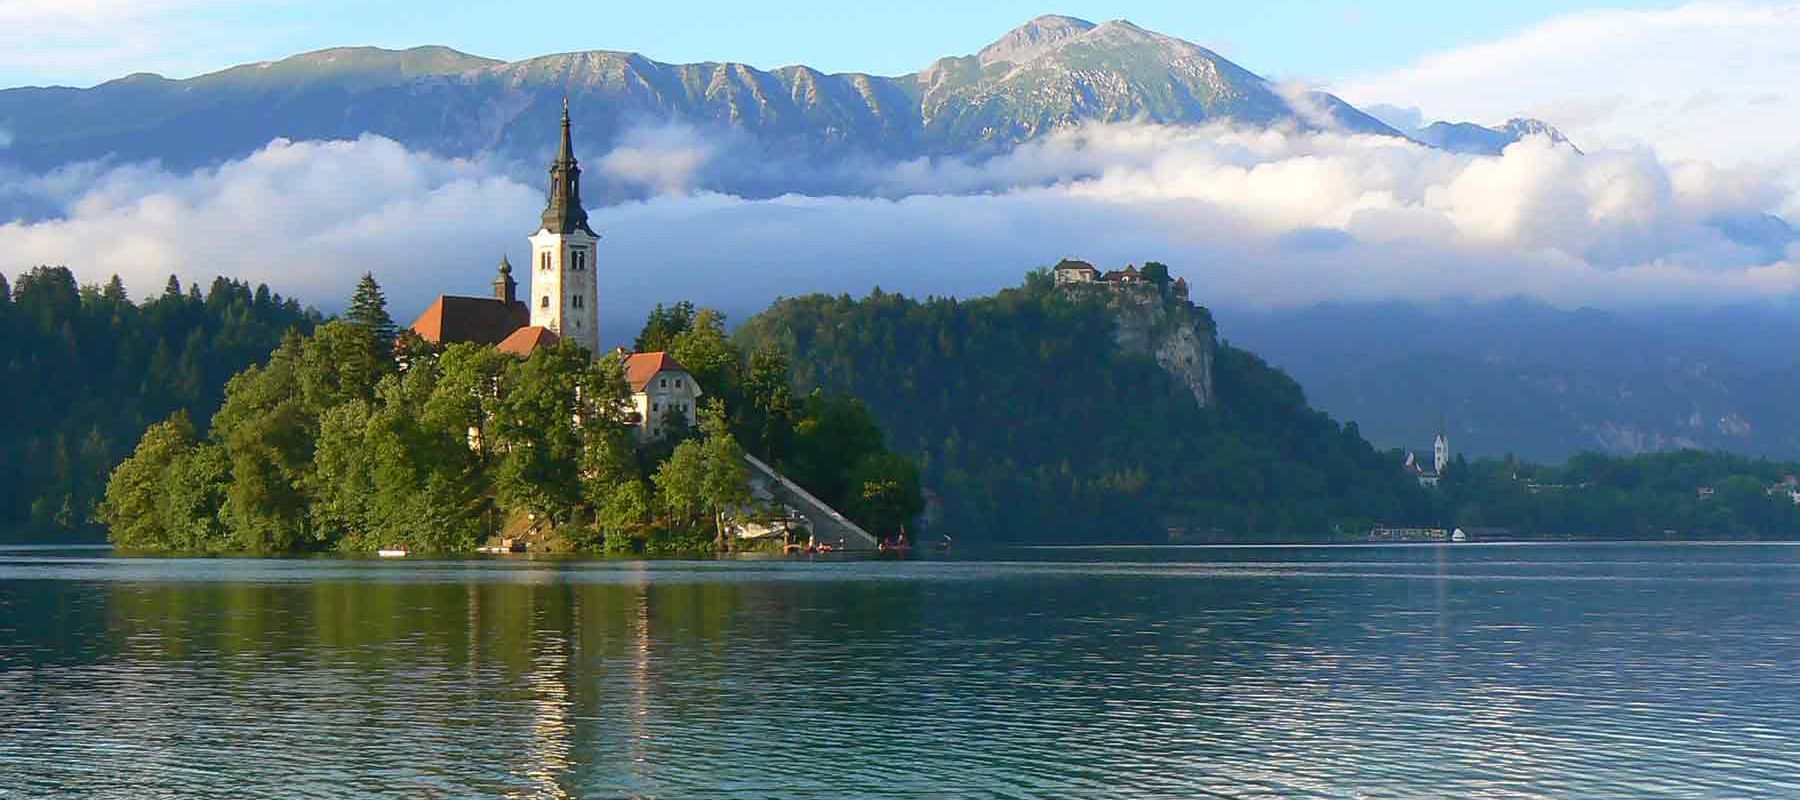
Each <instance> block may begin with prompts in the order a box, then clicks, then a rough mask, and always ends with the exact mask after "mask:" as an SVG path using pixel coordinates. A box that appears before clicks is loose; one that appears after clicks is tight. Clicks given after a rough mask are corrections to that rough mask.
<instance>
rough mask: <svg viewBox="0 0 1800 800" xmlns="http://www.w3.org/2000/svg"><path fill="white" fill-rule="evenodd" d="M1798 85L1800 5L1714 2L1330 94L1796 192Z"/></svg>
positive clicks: (1601, 16)
mask: <svg viewBox="0 0 1800 800" xmlns="http://www.w3.org/2000/svg"><path fill="white" fill-rule="evenodd" d="M1797 85H1800V3H1796V2H1791V1H1790V2H1739V1H1736V0H1714V1H1712V2H1693V3H1687V4H1683V5H1680V6H1674V7H1670V8H1659V9H1644V10H1627V9H1605V10H1585V11H1576V12H1571V13H1567V14H1562V15H1559V16H1556V17H1552V18H1551V19H1549V20H1546V21H1545V22H1543V23H1540V24H1538V25H1534V26H1532V27H1530V28H1527V29H1525V30H1522V31H1520V32H1518V33H1516V34H1513V35H1510V36H1507V37H1504V38H1501V39H1496V40H1493V41H1487V42H1481V43H1478V44H1473V45H1468V46H1465V47H1459V48H1456V49H1452V50H1447V51H1443V52H1439V53H1435V54H1432V55H1429V56H1427V57H1425V58H1422V59H1420V60H1419V61H1418V62H1417V63H1415V64H1412V65H1410V66H1407V67H1405V68H1402V69H1397V70H1391V71H1386V72H1381V73H1377V74H1368V75H1362V76H1358V77H1355V78H1352V79H1349V80H1346V81H1342V82H1340V83H1339V84H1338V85H1337V86H1336V87H1335V89H1336V91H1337V92H1338V94H1340V95H1342V96H1343V97H1344V98H1345V99H1347V100H1349V101H1351V102H1353V103H1357V104H1358V105H1361V106H1363V107H1365V108H1371V109H1374V110H1375V111H1376V113H1377V115H1378V116H1381V115H1382V112H1383V111H1385V112H1387V116H1385V117H1383V118H1384V119H1388V120H1390V121H1405V120H1407V119H1409V118H1412V117H1413V114H1412V113H1408V112H1409V111H1410V112H1416V110H1417V109H1411V108H1409V107H1413V106H1416V107H1418V108H1420V109H1423V112H1424V118H1425V119H1443V120H1451V121H1462V120H1469V121H1475V122H1480V123H1483V124H1490V125H1491V124H1497V123H1500V122H1504V121H1505V120H1507V119H1509V118H1511V117H1516V116H1528V117H1536V118H1539V119H1543V120H1545V121H1547V122H1550V123H1551V124H1553V125H1556V126H1557V127H1559V128H1561V129H1562V131H1563V132H1564V133H1566V134H1568V135H1569V137H1570V138H1571V139H1573V140H1574V141H1576V142H1578V143H1580V145H1581V146H1582V147H1583V148H1584V149H1589V150H1594V149H1620V148H1629V147H1655V148H1656V150H1657V152H1658V153H1660V154H1662V155H1663V157H1665V158H1671V159H1679V160H1704V161H1708V162H1711V163H1715V164H1722V165H1732V166H1745V167H1752V168H1756V169H1760V170H1763V171H1766V172H1770V173H1774V174H1778V175H1779V176H1780V178H1781V180H1783V181H1784V182H1785V183H1786V185H1787V186H1789V187H1790V188H1795V189H1800V144H1796V142H1795V140H1794V136H1793V134H1792V131H1793V130H1794V129H1795V127H1796V125H1797V124H1800V95H1796V93H1795V87H1796V86H1797ZM1383 103H1392V104H1399V105H1400V106H1401V108H1399V109H1395V108H1394V107H1393V106H1387V107H1385V108H1384V107H1381V106H1378V105H1377V104H1383ZM1396 111H1398V112H1400V113H1399V114H1395V113H1394V112H1396ZM1786 211H1787V212H1788V213H1790V214H1792V213H1800V207H1796V206H1794V205H1792V204H1790V205H1788V206H1787V207H1786Z"/></svg>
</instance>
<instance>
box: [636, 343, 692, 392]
mask: <svg viewBox="0 0 1800 800" xmlns="http://www.w3.org/2000/svg"><path fill="white" fill-rule="evenodd" d="M664 372H688V368H687V367H684V366H682V365H681V362H679V361H676V360H675V357H674V356H671V355H669V354H668V353H662V352H657V353H634V354H632V355H630V356H627V357H626V359H625V382H626V383H629V384H631V390H632V391H634V392H641V391H643V390H644V387H646V386H649V385H650V379H652V378H655V377H656V376H657V375H658V374H660V373H664ZM688 374H689V375H690V376H691V375H692V374H693V373H691V372H689V373H688ZM697 387H698V384H696V388H697Z"/></svg>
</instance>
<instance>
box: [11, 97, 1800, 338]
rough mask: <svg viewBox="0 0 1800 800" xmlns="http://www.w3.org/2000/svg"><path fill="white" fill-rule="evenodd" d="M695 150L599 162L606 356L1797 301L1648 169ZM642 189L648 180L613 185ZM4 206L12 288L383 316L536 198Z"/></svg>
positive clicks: (135, 195) (379, 151) (1540, 151)
mask: <svg viewBox="0 0 1800 800" xmlns="http://www.w3.org/2000/svg"><path fill="white" fill-rule="evenodd" d="M665 151H673V152H674V153H675V155H673V156H670V155H669V154H668V152H665ZM707 152H712V148H711V147H710V146H709V145H708V144H707V143H706V142H704V141H702V140H698V139H696V138H694V137H692V136H690V135H686V134H683V135H669V136H665V137H662V138H660V139H658V138H656V137H641V138H638V139H635V140H633V141H632V142H630V143H629V144H628V145H627V148H626V149H625V150H622V151H620V152H618V153H614V154H612V155H610V156H607V157H604V158H601V159H598V162H599V163H600V164H602V165H604V166H603V169H604V170H605V171H607V172H610V173H613V174H626V175H630V174H638V175H642V176H644V177H643V180H644V182H646V183H648V184H650V185H653V186H658V187H661V189H662V194H660V195H659V196H656V197H652V198H651V199H648V200H644V201H638V202H629V203H623V204H619V205H614V206H609V207H605V208H597V209H592V215H593V220H594V225H595V227H596V229H598V230H600V231H601V232H602V233H603V234H604V235H605V236H606V241H605V243H604V244H603V248H604V254H603V257H602V265H603V269H605V270H606V271H607V272H606V274H607V275H608V276H609V279H608V282H607V284H606V286H605V287H604V290H603V292H602V295H603V297H602V305H601V312H602V314H603V324H605V325H606V326H607V328H608V330H610V331H613V332H615V333H623V332H624V331H625V330H626V329H627V328H628V327H629V326H631V325H632V324H634V323H635V322H636V321H637V320H638V319H639V318H641V314H642V312H643V310H644V309H645V308H646V307H648V305H650V304H652V303H654V302H658V301H670V300H676V299H692V300H695V301H697V302H701V303H706V304H712V305H718V306H722V307H725V308H727V309H728V310H730V311H732V312H734V313H736V314H739V315H741V314H743V313H746V312H750V311H754V310H756V309H758V308H760V307H761V306H762V305H764V304H766V303H767V302H768V301H769V300H771V299H773V298H774V297H775V296H777V295H795V294H801V293H807V292H813V291H825V292H851V293H861V292H863V291H866V290H868V289H869V288H871V287H872V286H875V285H881V286H882V287H884V288H886V289H889V290H898V291H906V292H909V293H915V294H924V293H937V294H956V295H971V294H980V293H986V292H989V291H992V290H994V289H996V288H998V287H1001V286H1005V285H1010V284H1013V283H1016V282H1017V281H1018V279H1019V277H1020V275H1021V273H1023V272H1024V271H1025V270H1027V269H1030V268H1033V267H1036V266H1042V265H1046V264H1049V263H1053V262H1054V261H1056V260H1057V259H1059V258H1062V257H1065V256H1080V257H1086V258H1089V259H1091V260H1094V261H1096V262H1098V263H1101V264H1104V265H1109V266H1110V265H1119V264H1123V263H1125V262H1127V261H1135V262H1142V261H1145V260H1150V259H1156V260H1162V261H1165V262H1168V263H1169V264H1171V265H1172V266H1173V267H1174V268H1175V270H1176V272H1177V273H1179V274H1183V275H1185V276H1187V277H1188V278H1189V280H1190V281H1192V282H1193V283H1194V284H1195V292H1196V297H1197V298H1199V299H1201V300H1203V301H1205V302H1209V303H1215V304H1221V305H1252V306H1279V305H1294V304H1307V303H1312V302H1317V301H1320V300H1352V299H1361V300H1376V299H1395V298H1402V299H1415V300H1426V301H1429V300H1435V299H1442V298H1474V299H1492V298H1502V297H1514V296H1527V297H1534V298H1539V299H1542V300H1546V301H1549V302H1552V303H1556V304H1560V305H1575V304H1587V305H1597V306H1611V307H1627V306H1648V305H1662V304H1680V305H1692V304H1712V303H1725V302H1734V301H1740V300H1746V299H1756V298H1773V297H1788V296H1791V295H1793V294H1794V293H1795V292H1796V289H1800V267H1797V266H1796V264H1795V263H1794V262H1793V260H1792V253H1793V251H1792V250H1789V251H1788V254H1787V255H1783V254H1782V253H1781V251H1780V248H1781V247H1782V246H1785V243H1776V244H1773V245H1768V244H1767V243H1764V246H1755V243H1752V244H1744V243H1739V242H1734V241H1733V240H1732V239H1731V238H1729V237H1728V236H1727V235H1725V234H1724V233H1722V232H1721V230H1720V228H1719V227H1718V226H1717V225H1716V222H1717V221H1718V220H1720V219H1731V220H1760V221H1762V222H1767V220H1766V219H1764V218H1762V217H1760V215H1761V214H1762V213H1763V212H1766V211H1767V210H1769V209H1770V208H1773V207H1777V206H1779V205H1780V204H1782V203H1784V202H1786V201H1787V200H1788V199H1789V194H1788V193H1787V191H1786V190H1785V189H1784V188H1783V187H1781V186H1780V185H1778V184H1775V183H1772V182H1770V181H1769V180H1768V179H1767V178H1766V177H1764V176H1763V175H1762V174H1760V173H1757V172H1754V171H1749V170H1736V169H1726V168H1719V167H1714V166H1710V165H1707V164H1704V163H1698V162H1669V161H1665V160H1663V159H1660V158H1658V157H1657V156H1656V155H1655V154H1654V153H1652V152H1650V151H1649V150H1645V149H1633V150H1623V151H1598V152H1590V153H1589V154H1588V155H1587V156H1579V155H1576V154H1575V153H1574V152H1572V151H1570V150H1568V149H1566V148H1560V147H1556V146H1553V145H1551V144H1550V143H1549V142H1548V141H1544V140H1528V141H1526V142H1523V143H1520V144H1518V145H1515V146H1513V147H1511V148H1509V149H1508V150H1507V151H1506V153H1505V154H1504V155H1503V156H1501V157H1475V156H1464V155H1454V154H1449V153H1445V152H1441V151H1436V150H1431V149H1428V148H1424V147H1420V146H1417V145H1413V144H1409V143H1406V142H1404V141H1401V140H1396V139H1392V138H1386V137H1373V136H1357V135H1347V134H1337V133H1299V132H1295V131H1282V130H1262V129H1243V128H1232V127H1225V126H1211V127H1204V128H1176V127H1162V126H1155V125H1147V124H1120V125H1094V126H1089V127H1085V128H1081V129H1078V130H1073V131H1067V132H1064V133H1061V134H1057V135H1054V136H1051V137H1049V138H1047V139H1044V140H1042V141H1039V142H1037V143H1034V144H1031V145H1028V146H1026V147H1023V148H1020V149H1019V150H1018V151H1016V152H1014V153H1012V154H1010V155H1007V156H1003V157H1000V158H997V159H993V160H991V161H988V162H986V163H983V164H970V163H965V162H960V161H937V162H932V161H919V162H913V163H908V164H902V165H896V166H890V167H887V168H882V169H879V170H875V169H873V168H871V170H870V174H869V175H867V176H865V180H866V181H868V182H870V183H872V184H874V185H877V186H879V187H880V189H881V191H882V193H883V194H884V195H885V196H884V197H881V198H847V197H803V196H785V197H779V198H773V199H766V200H763V199H745V198H738V197H731V196H726V195H721V194H717V193H711V192H706V191H703V190H700V191H696V190H695V183H694V174H695V173H694V169H693V168H692V164H691V163H690V160H692V159H698V160H699V161H704V157H703V156H699V155H692V154H696V153H707ZM682 153H688V154H690V155H681V154H682ZM646 163H647V164H653V165H664V166H656V167H655V168H646V169H642V170H640V171H639V172H636V173H633V172H632V170H639V166H636V165H641V164H646ZM667 165H672V166H667ZM665 166H667V168H665ZM84 170H85V171H84ZM27 185H29V186H31V187H32V188H31V189H30V191H34V192H37V193H38V195H39V196H40V197H42V198H46V199H47V201H48V202H52V203H53V204H55V205H56V206H57V207H58V208H60V209H61V211H60V213H58V214H56V215H53V218H50V219H46V220H43V221H38V222H15V223H12V224H8V225H0V253H4V254H8V255H9V256H10V258H11V259H12V263H8V264H4V265H0V266H4V267H5V268H6V269H8V270H9V271H16V270H18V269H21V268H23V267H25V266H27V265H29V264H32V263H67V264H69V265H71V266H72V267H75V268H76V270H77V272H78V274H80V275H81V276H82V277H83V279H84V280H88V281H100V280H104V279H105V277H106V276H108V275H110V274H112V273H114V272H117V273H119V274H121V275H122V276H123V277H125V278H126V280H127V282H128V284H129V286H130V288H131V289H132V291H133V292H134V293H136V294H139V295H142V294H144V293H147V292H151V291H156V290H160V288H161V286H162V283H163V281H164V280H165V279H166V277H167V275H168V274H170V273H171V272H175V273H179V274H181V275H182V277H183V278H184V279H189V280H191V279H194V278H210V277H211V276H212V275H213V274H217V273H224V274H227V275H233V276H238V277H243V278H246V279H248V280H251V281H267V282H268V283H270V285H271V286H273V287H274V288H276V289H277V290H279V291H282V292H285V293H289V294H298V295H299V296H301V297H303V298H306V299H307V300H309V301H312V302H317V303H320V304H322V305H326V306H335V304H336V303H337V302H339V301H340V300H341V298H342V297H343V296H344V294H345V293H346V292H347V291H348V289H349V287H350V286H351V285H352V284H353V282H354V276H355V275H357V274H359V273H360V272H362V271H363V270H365V269H368V270H373V271H375V273H376V274H377V276H378V277H379V278H380V279H381V280H382V281H383V283H384V285H386V286H387V287H388V289H389V294H390V297H392V298H393V300H394V302H395V312H396V316H400V317H409V316H410V315H411V314H413V313H416V312H417V311H419V310H420V309H421V308H422V306H423V305H424V304H425V302H426V301H427V300H428V299H429V298H430V297H431V296H432V295H435V294H437V293H439V292H448V293H484V292H485V291H486V287H487V284H488V280H489V278H490V276H491V274H492V269H493V266H492V265H493V263H494V261H495V260H496V259H497V257H498V256H499V254H500V253H501V252H502V251H503V250H507V249H510V250H512V252H513V254H514V255H515V256H517V255H519V253H520V252H521V251H522V250H523V248H524V246H525V244H524V237H525V236H526V235H527V234H528V233H529V232H530V230H531V228H532V227H533V225H534V223H535V218H536V215H537V213H538V212H539V211H540V208H541V204H542V198H543V194H542V191H541V188H540V187H536V186H529V185H526V184H522V183H519V182H517V181H515V180H513V179H511V178H509V177H506V176H505V173H504V171H503V169H502V167H501V166H500V165H495V164H489V163H485V162H479V161H462V160H449V159H442V158H437V157H434V156H429V155H425V154H421V153H416V152H411V151H408V150H406V149H405V148H403V147H402V146H400V145H398V144H396V143H394V142H392V141H389V140H386V139H381V138H374V137H366V138H363V139H360V140H357V141H354V142H332V143H289V142H285V141H276V142H274V143H272V144H270V145H269V146H268V147H267V148H265V149H263V150H261V151H259V152H257V153H256V154H254V155H253V156H251V157H249V158H247V159H245V160H242V161H236V162H231V163H228V164H225V165H223V166H221V167H218V168H216V169H209V170H204V171H200V172H196V173H193V174H186V175H175V174H170V173H168V172H166V171H164V170H162V169H159V168H157V167H154V166H146V165H124V166H118V167H110V168H99V167H94V166H92V165H89V166H86V167H80V168H71V169H70V170H66V171H60V172H58V173H54V174H52V175H50V176H44V177H41V178H39V179H36V180H35V182H32V183H29V184H27ZM1771 248H1773V249H1774V253H1773V254H1771V252H1770V251H1771Z"/></svg>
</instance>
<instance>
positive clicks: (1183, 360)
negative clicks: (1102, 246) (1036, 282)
mask: <svg viewBox="0 0 1800 800" xmlns="http://www.w3.org/2000/svg"><path fill="white" fill-rule="evenodd" d="M1064 289H1065V290H1066V291H1070V292H1072V293H1074V294H1076V295H1077V296H1100V297H1103V298H1104V299H1105V301H1106V303H1107V306H1108V307H1109V308H1110V309H1111V310H1112V312H1113V317H1114V320H1115V321H1116V325H1115V327H1114V330H1113V341H1114V342H1115V343H1117V344H1118V346H1119V349H1120V350H1123V351H1125V352H1127V353H1132V354H1135V355H1141V356H1146V357H1149V358H1154V359H1155V360H1156V363H1157V364H1158V365H1159V366H1161V367H1162V368H1163V371H1165V372H1167V373H1169V376H1170V377H1172V378H1174V379H1175V380H1176V381H1177V382H1179V383H1180V384H1181V385H1183V386H1185V387H1187V389H1188V391H1190V392H1193V394H1194V402H1196V403H1198V404H1199V405H1200V407H1201V408H1207V407H1209V406H1211V405H1212V404H1213V354H1214V351H1215V350H1216V349H1217V347H1218V328H1217V326H1216V325H1215V324H1214V323H1213V318H1212V313H1211V312H1209V311H1207V310H1206V309H1205V308H1203V307H1201V306H1198V305H1195V304H1193V303H1192V302H1189V301H1188V300H1187V298H1185V297H1180V296H1178V295H1175V294H1173V293H1171V292H1170V291H1169V290H1167V289H1162V288H1159V287H1158V286H1156V285H1155V284H1152V283H1137V284H1107V283H1095V284H1076V285H1072V286H1065V287H1064Z"/></svg>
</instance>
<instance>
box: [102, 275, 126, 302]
mask: <svg viewBox="0 0 1800 800" xmlns="http://www.w3.org/2000/svg"><path fill="white" fill-rule="evenodd" d="M100 296H101V297H102V298H105V299H106V301H107V302H109V303H113V304H115V305H116V304H118V303H123V302H126V300H127V296H126V294H125V282H124V281H122V280H119V276H117V275H114V276H112V280H110V281H107V282H106V288H105V289H103V290H101V292H100Z"/></svg>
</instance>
